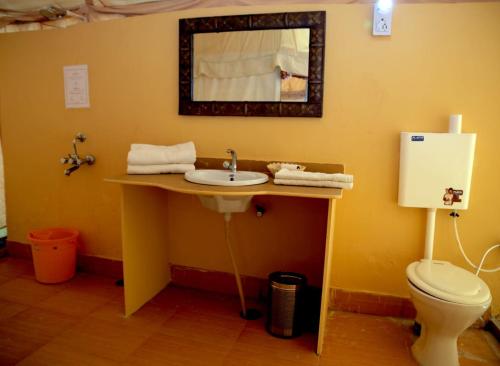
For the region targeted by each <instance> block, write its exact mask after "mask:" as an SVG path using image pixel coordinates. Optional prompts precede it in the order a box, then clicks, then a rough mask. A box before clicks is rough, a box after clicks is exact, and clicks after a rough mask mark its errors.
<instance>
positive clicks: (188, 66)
mask: <svg viewBox="0 0 500 366" xmlns="http://www.w3.org/2000/svg"><path fill="white" fill-rule="evenodd" d="M325 18H326V13H325V12H324V11H313V12H297V13H272V14H251V15H234V16H220V17H208V18H191V19H179V114H181V115H197V116H261V117H321V116H322V113H323V68H324V55H325ZM290 28H309V29H310V36H309V37H310V41H309V75H308V78H309V80H308V93H307V95H308V99H307V102H195V101H193V98H192V85H193V84H192V71H193V34H195V33H209V32H233V31H248V30H265V29H290Z"/></svg>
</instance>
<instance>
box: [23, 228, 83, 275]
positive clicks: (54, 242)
mask: <svg viewBox="0 0 500 366" xmlns="http://www.w3.org/2000/svg"><path fill="white" fill-rule="evenodd" d="M78 235H79V232H78V231H77V230H74V229H65V228H50V229H42V230H33V231H31V232H30V233H29V234H28V240H29V241H30V242H31V252H32V253H33V265H34V267H35V277H36V279H37V281H39V282H42V283H59V282H64V281H67V280H69V279H71V278H72V277H73V276H74V275H75V268H76V247H77V244H78Z"/></svg>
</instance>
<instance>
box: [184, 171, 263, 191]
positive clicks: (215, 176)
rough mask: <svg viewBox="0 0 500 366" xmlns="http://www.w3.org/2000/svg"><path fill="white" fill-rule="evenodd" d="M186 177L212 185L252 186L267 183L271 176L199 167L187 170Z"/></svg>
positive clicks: (191, 180)
mask: <svg viewBox="0 0 500 366" xmlns="http://www.w3.org/2000/svg"><path fill="white" fill-rule="evenodd" d="M184 178H185V179H186V180H187V181H189V182H192V183H198V184H208V185H212V186H232V187H237V186H251V185H254V184H262V183H266V182H267V181H268V180H269V177H268V176H267V175H266V174H264V173H258V172H247V171H237V172H235V173H232V172H231V171H229V170H216V169H199V170H193V171H190V172H187V173H185V174H184Z"/></svg>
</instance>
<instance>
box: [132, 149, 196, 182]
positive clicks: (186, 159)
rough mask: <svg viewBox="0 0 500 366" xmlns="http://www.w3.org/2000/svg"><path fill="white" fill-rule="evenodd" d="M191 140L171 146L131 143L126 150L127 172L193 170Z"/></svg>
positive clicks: (153, 172)
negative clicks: (128, 149) (127, 150)
mask: <svg viewBox="0 0 500 366" xmlns="http://www.w3.org/2000/svg"><path fill="white" fill-rule="evenodd" d="M195 161H196V150H195V148H194V143H193V142H191V141H190V142H186V143H184V144H178V145H172V146H160V145H147V144H132V145H131V146H130V151H129V152H128V158H127V162H128V166H127V173H128V174H161V173H185V172H188V171H191V170H194V169H195V167H194V162H195Z"/></svg>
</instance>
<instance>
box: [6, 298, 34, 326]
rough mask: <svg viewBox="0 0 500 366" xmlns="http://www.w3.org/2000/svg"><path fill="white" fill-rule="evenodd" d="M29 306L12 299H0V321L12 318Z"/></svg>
mask: <svg viewBox="0 0 500 366" xmlns="http://www.w3.org/2000/svg"><path fill="white" fill-rule="evenodd" d="M27 308H28V305H23V304H18V303H15V302H11V301H6V300H0V321H2V320H4V319H7V318H10V317H11V316H14V315H16V314H18V313H20V312H21V311H24V310H26V309H27Z"/></svg>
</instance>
